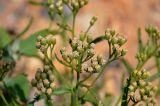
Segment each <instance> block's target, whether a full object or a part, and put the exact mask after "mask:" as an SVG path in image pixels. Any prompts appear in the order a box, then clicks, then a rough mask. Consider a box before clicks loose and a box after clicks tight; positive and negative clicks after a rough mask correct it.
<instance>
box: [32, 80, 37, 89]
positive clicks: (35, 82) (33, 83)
mask: <svg viewBox="0 0 160 106" xmlns="http://www.w3.org/2000/svg"><path fill="white" fill-rule="evenodd" d="M31 84H32V86H33V87H36V86H37V80H36V79H32V81H31Z"/></svg>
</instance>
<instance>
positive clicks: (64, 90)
mask: <svg viewBox="0 0 160 106" xmlns="http://www.w3.org/2000/svg"><path fill="white" fill-rule="evenodd" d="M70 92H71V90H70V89H68V88H65V87H60V88H56V89H54V92H53V94H54V95H64V94H66V93H70Z"/></svg>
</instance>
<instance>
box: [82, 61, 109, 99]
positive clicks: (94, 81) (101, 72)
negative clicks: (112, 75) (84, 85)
mask: <svg viewBox="0 0 160 106" xmlns="http://www.w3.org/2000/svg"><path fill="white" fill-rule="evenodd" d="M110 62H111V61H108V62H107V63H106V64H105V65H104V66H103V67H102V69H101V71H100V73H99V74H98V75H97V77H96V78H95V79H94V80H93V82H92V83H91V85H90V87H89V88H88V89H87V91H86V92H85V93H84V95H83V96H82V98H83V97H85V94H87V93H88V92H89V91H90V89H91V88H92V87H93V85H94V84H95V83H96V81H97V80H98V79H99V78H100V76H101V75H102V74H103V72H104V69H105V68H106V67H107V66H108V64H109V63H110Z"/></svg>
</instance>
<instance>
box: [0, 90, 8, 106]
mask: <svg viewBox="0 0 160 106" xmlns="http://www.w3.org/2000/svg"><path fill="white" fill-rule="evenodd" d="M0 97H1V98H2V100H3V102H4V104H5V105H6V106H9V104H8V102H7V100H6V99H5V97H4V95H3V92H2V91H1V90H0Z"/></svg>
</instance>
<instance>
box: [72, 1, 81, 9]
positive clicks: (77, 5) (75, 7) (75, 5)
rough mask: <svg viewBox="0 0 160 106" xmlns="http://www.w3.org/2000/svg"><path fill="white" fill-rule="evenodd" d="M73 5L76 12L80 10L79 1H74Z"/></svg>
mask: <svg viewBox="0 0 160 106" xmlns="http://www.w3.org/2000/svg"><path fill="white" fill-rule="evenodd" d="M71 5H72V7H73V10H74V11H75V10H78V9H79V8H80V6H79V3H78V2H77V1H72V3H71Z"/></svg>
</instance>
